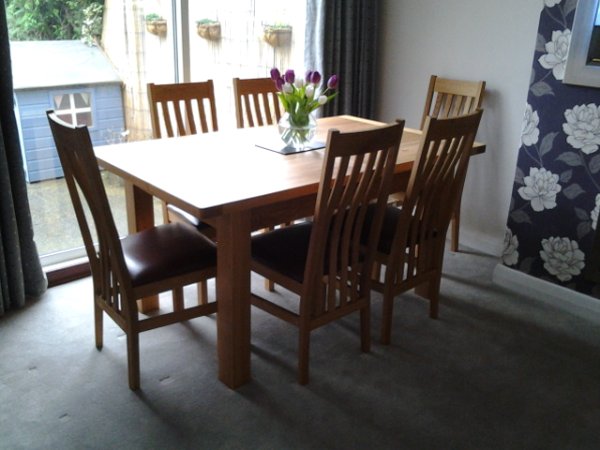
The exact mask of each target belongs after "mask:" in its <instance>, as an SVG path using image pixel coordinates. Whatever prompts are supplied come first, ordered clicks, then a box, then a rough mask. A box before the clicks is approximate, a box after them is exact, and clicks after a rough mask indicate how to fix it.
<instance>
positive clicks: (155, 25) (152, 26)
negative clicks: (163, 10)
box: [146, 20, 167, 36]
mask: <svg viewBox="0 0 600 450" xmlns="http://www.w3.org/2000/svg"><path fill="white" fill-rule="evenodd" d="M146 30H147V31H148V33H152V34H155V35H157V36H165V35H166V34H167V21H166V20H152V21H149V22H148V21H147V22H146Z"/></svg>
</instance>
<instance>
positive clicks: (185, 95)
mask: <svg viewBox="0 0 600 450" xmlns="http://www.w3.org/2000/svg"><path fill="white" fill-rule="evenodd" d="M148 102H149V104H150V117H151V119H152V134H153V137H154V138H160V137H174V136H187V135H190V134H198V133H207V132H209V131H217V130H218V129H219V125H218V121H217V108H216V106H215V89H214V85H213V81H212V80H208V81H202V82H196V83H175V84H154V83H148ZM159 106H160V108H159ZM209 124H210V125H209Z"/></svg>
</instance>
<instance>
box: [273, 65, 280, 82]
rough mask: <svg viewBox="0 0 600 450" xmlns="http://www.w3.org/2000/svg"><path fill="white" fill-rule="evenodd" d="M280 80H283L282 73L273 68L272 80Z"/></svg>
mask: <svg viewBox="0 0 600 450" xmlns="http://www.w3.org/2000/svg"><path fill="white" fill-rule="evenodd" d="M279 78H281V73H280V72H279V69H277V68H275V67H274V68H272V69H271V80H273V81H277V80H278V79H279Z"/></svg>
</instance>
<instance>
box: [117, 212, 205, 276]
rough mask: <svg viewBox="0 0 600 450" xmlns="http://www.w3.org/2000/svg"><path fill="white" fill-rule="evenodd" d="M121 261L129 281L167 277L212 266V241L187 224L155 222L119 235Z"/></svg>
mask: <svg viewBox="0 0 600 450" xmlns="http://www.w3.org/2000/svg"><path fill="white" fill-rule="evenodd" d="M121 242H122V246H123V254H124V255H125V264H126V265H127V269H128V270H129V273H130V275H131V280H132V284H133V285H134V286H139V285H142V284H145V283H150V282H155V281H158V280H162V279H166V278H170V277H172V276H177V275H181V274H184V273H187V272H192V271H195V270H202V269H206V268H209V267H213V266H216V263H217V251H216V247H215V245H214V243H212V242H211V241H210V240H208V239H207V238H206V237H204V236H203V235H202V234H200V233H199V232H198V231H197V230H196V229H195V228H194V227H192V226H191V225H187V224H183V223H169V224H165V225H159V226H156V227H154V228H150V229H148V230H144V231H141V232H139V233H136V234H132V235H129V236H126V237H125V238H123V239H122V241H121Z"/></svg>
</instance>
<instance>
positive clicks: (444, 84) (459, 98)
mask: <svg viewBox="0 0 600 450" xmlns="http://www.w3.org/2000/svg"><path fill="white" fill-rule="evenodd" d="M484 91H485V81H465V80H451V79H448V78H440V77H438V76H436V75H432V76H431V78H430V80H429V87H428V90H427V97H426V100H425V108H424V109H423V116H422V118H421V129H423V126H424V125H425V120H426V118H427V116H430V117H435V118H438V119H445V118H450V117H456V116H462V115H466V114H470V113H472V112H474V111H475V110H476V109H479V108H481V103H482V101H483V93H484Z"/></svg>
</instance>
